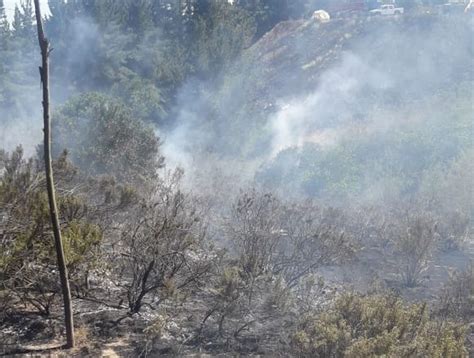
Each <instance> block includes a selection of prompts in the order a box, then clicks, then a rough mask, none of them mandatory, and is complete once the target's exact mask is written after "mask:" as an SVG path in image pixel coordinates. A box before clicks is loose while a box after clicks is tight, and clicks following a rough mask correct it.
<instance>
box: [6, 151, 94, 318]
mask: <svg viewBox="0 0 474 358" xmlns="http://www.w3.org/2000/svg"><path fill="white" fill-rule="evenodd" d="M2 162H3V163H2V164H3V166H4V168H5V171H4V173H3V175H2V176H1V177H0V208H1V209H0V230H1V232H2V235H0V247H1V250H0V278H1V284H0V288H1V289H4V290H6V291H8V292H11V293H12V295H14V296H16V297H20V298H22V299H23V300H25V301H26V302H29V303H31V304H32V305H33V306H34V307H36V308H37V309H38V310H39V311H41V312H42V313H43V314H49V313H50V307H51V305H52V303H53V299H54V297H55V295H56V293H57V292H58V285H57V277H56V275H55V274H54V272H55V271H54V268H55V267H56V251H55V248H54V240H53V237H52V231H51V225H50V212H49V203H48V197H47V194H46V191H45V188H46V185H45V178H44V173H43V172H41V171H39V170H38V169H37V165H39V163H35V162H34V161H33V160H31V159H30V160H29V161H26V160H24V159H23V153H22V150H21V148H19V149H17V151H15V152H13V153H12V154H11V155H8V154H4V155H3V158H2ZM69 180H70V179H69ZM60 181H61V180H60ZM58 206H59V208H60V219H61V223H62V224H61V229H62V231H63V242H64V248H65V254H66V260H67V265H68V269H69V273H70V277H71V280H72V281H73V282H74V283H75V282H77V281H81V282H82V276H83V275H84V274H86V273H87V272H88V271H89V270H90V269H92V268H93V267H94V265H96V259H97V257H98V254H99V245H100V244H101V242H102V238H103V233H102V230H101V229H100V228H99V227H98V226H97V225H95V224H93V223H92V218H91V217H90V216H88V215H87V213H88V211H89V209H88V207H87V205H85V204H84V203H83V201H82V200H81V199H80V198H79V197H77V196H75V195H73V194H64V195H59V197H58ZM25 218H28V220H25Z"/></svg>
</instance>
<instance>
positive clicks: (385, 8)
mask: <svg viewBox="0 0 474 358" xmlns="http://www.w3.org/2000/svg"><path fill="white" fill-rule="evenodd" d="M404 11H405V9H404V8H403V7H395V5H382V6H381V7H380V8H378V9H374V10H370V13H371V14H372V15H384V16H393V15H401V14H403V13H404Z"/></svg>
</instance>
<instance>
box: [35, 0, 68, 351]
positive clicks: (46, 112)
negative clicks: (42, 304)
mask: <svg viewBox="0 0 474 358" xmlns="http://www.w3.org/2000/svg"><path fill="white" fill-rule="evenodd" d="M35 14H36V24H37V28H38V42H39V46H40V48H41V58H42V65H41V67H40V68H39V70H40V75H41V83H42V86H43V120H44V129H43V131H44V163H45V169H46V186H47V189H48V200H49V209H50V215H51V224H52V227H53V234H54V243H55V247H56V255H57V258H58V269H59V276H60V279H61V289H62V293H63V299H64V320H65V324H66V346H65V347H66V348H72V347H74V323H73V313H72V304H71V289H70V287H69V279H68V273H67V267H66V260H65V258H64V249H63V243H62V238H61V229H60V226H59V219H58V209H57V205H56V198H55V190H54V179H53V167H52V163H51V121H50V109H49V54H50V52H51V50H50V47H49V41H48V40H47V39H46V37H45V35H44V30H43V20H42V17H41V9H40V5H39V0H35Z"/></svg>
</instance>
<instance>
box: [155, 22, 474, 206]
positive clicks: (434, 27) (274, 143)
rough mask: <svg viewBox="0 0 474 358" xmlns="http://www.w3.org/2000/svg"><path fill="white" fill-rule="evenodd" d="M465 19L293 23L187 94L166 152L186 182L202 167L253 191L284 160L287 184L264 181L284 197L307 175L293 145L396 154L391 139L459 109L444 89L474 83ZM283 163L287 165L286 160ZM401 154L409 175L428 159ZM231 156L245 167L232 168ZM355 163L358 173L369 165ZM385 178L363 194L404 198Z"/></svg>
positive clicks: (369, 177) (370, 177)
mask: <svg viewBox="0 0 474 358" xmlns="http://www.w3.org/2000/svg"><path fill="white" fill-rule="evenodd" d="M459 20H460V21H459ZM467 23H468V21H466V19H460V18H456V19H451V18H438V17H423V16H420V17H417V18H406V19H405V20H389V19H376V20H373V19H362V20H356V21H352V20H349V21H337V20H336V21H333V22H332V23H329V24H326V25H321V26H320V25H314V24H311V23H305V24H303V25H299V26H300V27H297V26H298V25H291V26H290V25H288V30H287V36H285V35H282V33H283V34H284V33H285V32H284V31H285V29H284V28H283V27H284V26H286V25H281V26H279V28H278V30H277V31H276V30H274V32H276V35H274V34H273V32H270V33H269V34H267V35H266V36H265V37H264V38H263V39H262V40H260V42H259V43H257V44H256V45H254V46H253V47H252V48H250V49H249V50H248V51H247V52H246V53H245V54H244V56H243V58H242V59H239V60H237V61H236V63H235V64H234V66H233V67H231V68H229V69H227V70H226V72H225V73H223V74H222V76H220V77H219V79H218V80H216V81H214V82H212V83H210V82H206V83H203V82H200V83H196V82H192V83H189V84H187V86H185V87H184V88H183V90H182V91H181V95H180V97H179V101H178V105H177V109H176V111H177V113H178V115H177V117H176V118H177V122H176V123H177V124H176V126H175V127H174V128H172V129H171V130H169V131H168V132H167V133H166V135H164V140H165V146H164V150H165V156H166V158H167V160H168V162H169V163H179V165H181V166H182V167H184V169H185V172H186V173H187V177H188V181H189V183H190V187H193V186H194V185H195V184H196V182H197V181H198V180H197V178H193V176H195V175H196V173H198V172H199V170H197V168H201V169H202V168H206V170H205V172H206V173H208V174H209V175H210V176H211V177H212V176H213V175H220V174H219V173H222V170H223V169H222V168H225V169H224V171H225V172H226V175H228V176H231V177H237V178H240V180H236V182H235V183H240V184H242V185H245V184H247V185H248V184H249V183H251V182H252V181H253V179H254V177H255V175H256V174H257V173H261V172H262V170H263V171H265V170H266V169H265V168H269V167H272V166H275V165H277V164H276V161H280V162H279V164H278V166H281V167H283V168H287V169H288V172H287V173H286V174H282V175H284V176H285V177H286V178H287V179H288V180H282V181H279V180H277V179H276V178H275V177H274V176H273V175H272V178H270V179H269V181H268V180H267V181H265V185H271V186H272V185H273V189H275V185H277V187H276V189H279V190H282V191H283V192H288V191H289V190H288V188H293V189H291V190H290V192H291V191H294V188H295V186H294V185H295V184H294V183H293V184H292V183H290V181H291V180H292V179H291V178H293V177H295V176H298V173H296V172H298V171H304V170H305V168H304V167H301V164H300V160H299V159H298V154H296V155H297V157H295V156H293V155H286V156H282V155H279V154H280V153H283V152H285V151H287V150H290V149H296V150H297V153H299V152H301V151H302V150H303V148H304V147H305V146H306V145H308V144H310V145H315V146H316V147H317V148H318V151H320V152H319V153H320V155H323V156H324V155H326V154H327V153H331V151H337V150H339V149H338V146H339V145H344V143H347V142H354V141H358V140H359V139H360V141H361V143H366V144H364V145H366V146H367V148H370V146H371V144H370V143H368V142H369V141H371V140H372V141H373V142H377V143H379V151H381V152H387V153H390V151H392V150H398V149H394V148H393V147H391V146H393V141H392V138H391V137H390V135H391V134H392V133H394V132H397V131H404V132H407V133H409V132H410V131H415V130H417V131H420V133H422V129H420V128H422V127H423V126H425V127H426V128H427V129H429V128H431V127H433V126H436V125H438V123H439V122H437V121H440V120H441V119H440V116H441V115H450V111H455V110H457V109H456V108H454V107H453V108H451V107H452V106H456V103H455V102H456V100H451V99H448V103H443V102H442V101H443V99H445V100H446V96H445V95H444V94H445V93H446V92H448V93H449V92H453V91H454V92H455V91H456V87H457V85H458V84H463V83H470V81H472V66H470V65H469V63H470V61H471V59H472V54H473V50H472V42H471V40H470V39H471V38H472V29H470V28H469V26H468V24H467ZM295 26H296V30H295ZM277 36H278V37H277ZM461 87H462V85H461ZM467 88H469V87H467ZM466 95H467V96H468V97H469V94H468V93H464V94H462V93H461V97H462V96H466ZM451 115H452V114H451ZM397 155H398V154H397ZM443 155H444V154H443ZM450 155H451V154H450ZM283 158H286V159H284V160H289V161H290V162H288V163H286V164H284V163H281V160H283ZM394 158H395V159H396V160H399V161H401V162H405V161H406V163H402V164H401V166H403V167H406V168H409V164H408V163H409V162H411V161H415V162H416V161H418V160H420V162H421V161H422V160H425V158H414V157H413V156H412V154H406V153H405V154H400V155H399V156H398V157H397V156H394ZM236 159H238V160H239V161H240V165H234V162H235V160H236ZM350 160H354V163H353V165H355V166H363V165H365V163H364V162H365V161H366V158H363V159H360V158H359V159H357V158H352V159H350ZM357 161H359V162H357ZM306 162H308V159H306ZM225 163H228V165H227V166H226V165H225ZM245 163H248V165H245ZM387 165H388V164H387ZM413 166H415V165H413ZM212 168H214V169H212ZM315 170H322V171H325V168H316V169H315ZM333 170H336V169H333ZM259 175H260V174H259ZM378 175H379V174H377V173H365V174H363V176H365V178H364V177H362V180H363V181H364V182H365V184H364V186H365V188H366V189H365V190H363V193H365V194H364V195H366V196H367V197H371V198H374V200H375V199H377V200H379V199H380V198H381V197H384V195H385V194H386V193H385V191H386V190H388V191H394V192H397V191H396V190H395V189H394V186H396V185H398V183H397V182H396V181H397V180H398V179H397V178H394V179H393V180H389V179H388V178H380V177H377V176H378ZM200 176H202V173H200ZM199 182H200V183H201V184H202V182H203V180H202V179H200V180H199ZM208 182H209V183H212V180H211V179H210V177H209V178H208ZM233 184H234V182H232V184H229V185H228V187H229V189H228V190H231V189H232V187H233ZM254 184H255V183H254ZM236 185H238V184H236ZM280 185H282V186H283V187H278V186H280ZM297 186H298V185H297ZM369 194H370V195H369ZM398 194H399V192H397V194H393V195H398Z"/></svg>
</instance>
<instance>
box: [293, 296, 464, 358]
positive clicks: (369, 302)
mask: <svg viewBox="0 0 474 358" xmlns="http://www.w3.org/2000/svg"><path fill="white" fill-rule="evenodd" d="M464 339H465V329H464V327H462V326H459V325H455V324H451V323H444V324H439V323H438V322H436V321H433V320H431V319H430V318H429V315H428V309H427V307H426V305H425V304H421V305H418V304H416V305H408V306H406V305H404V304H403V302H402V301H401V300H400V299H398V298H395V297H391V296H378V295H375V296H358V295H354V294H344V295H342V296H341V297H339V298H338V299H337V301H336V302H335V304H334V306H333V307H332V308H330V309H329V310H328V311H326V312H322V313H320V314H319V315H317V316H315V317H308V318H306V319H304V320H303V321H302V323H301V325H300V327H299V330H298V331H297V332H295V333H294V335H293V337H292V347H293V352H294V353H295V354H296V355H298V356H299V357H325V358H326V357H327V358H329V357H361V358H362V357H407V358H408V357H439V358H441V357H453V358H454V357H459V358H460V357H464V356H465V355H466V354H467V352H466V348H465V345H464Z"/></svg>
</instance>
